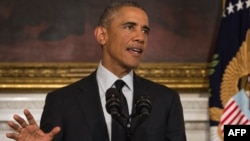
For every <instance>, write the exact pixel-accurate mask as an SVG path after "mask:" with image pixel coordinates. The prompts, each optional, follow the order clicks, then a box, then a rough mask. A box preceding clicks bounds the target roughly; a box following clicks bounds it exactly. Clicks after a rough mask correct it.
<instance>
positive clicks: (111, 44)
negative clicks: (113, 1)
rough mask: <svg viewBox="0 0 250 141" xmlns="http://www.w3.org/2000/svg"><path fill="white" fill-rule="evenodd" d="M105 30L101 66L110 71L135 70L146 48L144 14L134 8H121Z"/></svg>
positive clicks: (145, 20)
mask: <svg viewBox="0 0 250 141" xmlns="http://www.w3.org/2000/svg"><path fill="white" fill-rule="evenodd" d="M112 17H113V18H112V19H113V20H112V22H111V24H110V25H109V26H108V27H107V28H106V33H107V34H106V42H105V43H104V44H103V53H104V54H103V55H104V56H103V65H104V66H105V67H106V68H108V69H109V70H111V71H115V70H119V69H122V70H130V69H133V68H136V67H137V66H138V65H139V63H140V60H141V58H142V56H143V54H144V51H145V49H146V47H147V41H148V33H149V23H148V16H147V15H146V13H145V12H144V11H143V10H141V9H139V8H135V7H122V8H120V9H119V10H118V12H117V13H115V14H113V16H112Z"/></svg>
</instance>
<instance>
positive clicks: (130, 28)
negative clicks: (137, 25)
mask: <svg viewBox="0 0 250 141" xmlns="http://www.w3.org/2000/svg"><path fill="white" fill-rule="evenodd" d="M125 28H126V29H129V30H132V29H134V26H133V25H126V26H125Z"/></svg>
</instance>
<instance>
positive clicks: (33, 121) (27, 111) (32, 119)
mask: <svg viewBox="0 0 250 141" xmlns="http://www.w3.org/2000/svg"><path fill="white" fill-rule="evenodd" d="M23 113H24V114H25V116H26V118H27V120H28V122H29V124H31V125H37V123H36V121H35V119H34V117H33V115H32V114H31V113H30V111H29V110H28V109H25V110H24V111H23Z"/></svg>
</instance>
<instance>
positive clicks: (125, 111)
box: [115, 79, 129, 118]
mask: <svg viewBox="0 0 250 141" xmlns="http://www.w3.org/2000/svg"><path fill="white" fill-rule="evenodd" d="M123 86H125V82H124V81H123V80H120V79H119V80H117V81H116V82H115V87H116V89H117V90H118V92H119V94H120V101H121V105H122V114H123V115H124V116H125V117H126V118H128V117H129V112H128V103H127V100H126V97H125V96H124V94H123V92H122V88H123Z"/></svg>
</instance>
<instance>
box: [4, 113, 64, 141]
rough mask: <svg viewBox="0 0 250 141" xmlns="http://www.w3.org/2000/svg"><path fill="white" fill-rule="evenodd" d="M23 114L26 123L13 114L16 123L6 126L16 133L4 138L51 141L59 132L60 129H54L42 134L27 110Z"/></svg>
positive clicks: (10, 122) (19, 140) (21, 140)
mask: <svg viewBox="0 0 250 141" xmlns="http://www.w3.org/2000/svg"><path fill="white" fill-rule="evenodd" d="M23 113H24V115H25V116H26V118H27V121H28V123H27V122H26V121H25V120H24V119H23V118H22V117H20V116H19V115H16V114H15V115H14V116H13V118H14V120H15V121H16V122H17V123H15V122H14V121H9V122H8V125H9V126H10V127H11V128H12V129H14V130H15V131H17V133H7V134H6V136H7V137H8V138H11V139H13V140H17V141H51V140H52V139H53V138H54V136H55V135H56V134H57V133H59V132H60V127H55V128H53V129H52V130H51V131H50V132H49V133H44V132H43V131H42V130H41V129H40V128H39V126H38V125H37V123H36V121H35V119H34V117H33V116H32V114H31V113H30V112H29V110H27V109H25V110H24V111H23Z"/></svg>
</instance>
